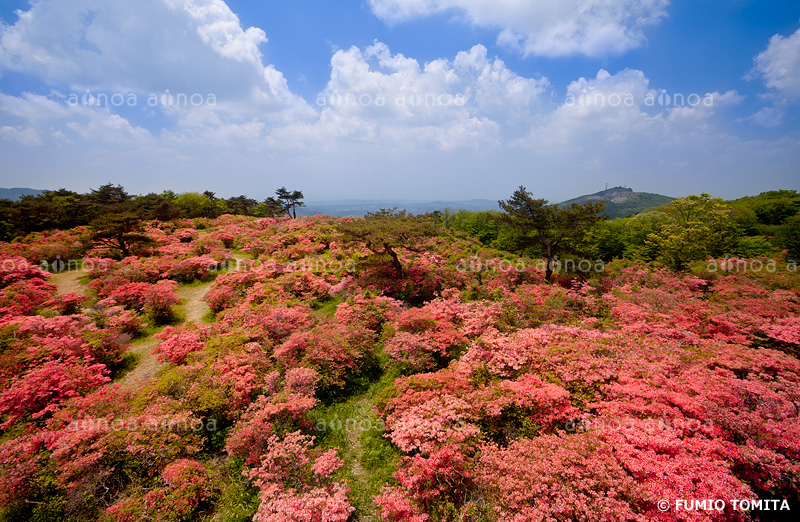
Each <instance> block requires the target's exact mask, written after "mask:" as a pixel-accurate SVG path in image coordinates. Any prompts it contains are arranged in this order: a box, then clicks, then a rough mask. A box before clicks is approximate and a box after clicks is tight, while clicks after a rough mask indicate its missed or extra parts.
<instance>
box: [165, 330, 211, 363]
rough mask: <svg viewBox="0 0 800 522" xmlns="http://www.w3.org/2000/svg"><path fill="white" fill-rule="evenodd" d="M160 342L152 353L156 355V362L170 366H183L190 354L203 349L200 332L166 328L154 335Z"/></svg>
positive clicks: (203, 344)
mask: <svg viewBox="0 0 800 522" xmlns="http://www.w3.org/2000/svg"><path fill="white" fill-rule="evenodd" d="M155 337H156V338H157V339H161V342H160V343H159V344H158V345H156V346H155V347H154V348H153V353H155V354H158V356H157V359H158V362H168V363H170V364H183V363H184V362H186V358H187V357H188V356H189V354H190V353H192V352H199V351H201V350H203V349H205V343H203V339H202V335H201V334H200V332H197V331H191V330H185V329H179V328H174V327H172V326H167V327H166V328H164V330H162V331H161V332H160V333H158V334H156V335H155Z"/></svg>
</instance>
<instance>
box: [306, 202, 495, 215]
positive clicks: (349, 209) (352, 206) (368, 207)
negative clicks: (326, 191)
mask: <svg viewBox="0 0 800 522" xmlns="http://www.w3.org/2000/svg"><path fill="white" fill-rule="evenodd" d="M395 207H396V208H397V210H405V211H407V212H408V213H410V214H427V213H428V212H435V211H437V210H438V211H443V210H445V209H450V210H452V211H453V212H457V211H459V210H469V211H472V212H479V211H482V210H497V209H498V208H497V200H493V199H469V200H463V201H418V200H407V199H406V200H403V199H397V200H392V199H387V200H383V199H368V200H363V199H345V200H339V201H309V202H307V203H306V206H305V207H303V208H299V209H297V215H298V216H300V215H302V216H314V215H317V214H326V215H328V216H334V217H350V216H363V215H364V214H367V213H369V212H377V211H379V210H380V209H382V208H386V209H390V208H395Z"/></svg>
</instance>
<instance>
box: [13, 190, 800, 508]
mask: <svg viewBox="0 0 800 522" xmlns="http://www.w3.org/2000/svg"><path fill="white" fill-rule="evenodd" d="M302 199H303V196H302V192H299V191H290V190H287V189H285V188H283V187H282V188H281V189H278V191H276V196H275V197H273V198H268V199H267V200H266V201H262V202H257V201H255V200H251V199H249V198H246V197H244V196H242V197H240V198H231V199H229V200H225V199H219V198H216V197H215V195H214V194H213V193H210V192H207V193H205V194H195V193H186V194H174V193H171V192H168V193H164V194H161V195H155V194H150V195H147V196H131V195H129V194H127V192H126V191H125V190H124V188H123V187H120V186H113V185H105V186H103V187H100V188H99V189H96V190H93V191H91V192H90V193H88V194H77V193H73V192H69V191H65V190H59V191H52V192H46V193H44V194H42V195H39V196H29V197H23V198H22V199H21V200H20V201H18V202H10V201H4V202H2V205H0V222H2V234H3V239H4V241H3V242H0V375H1V376H2V378H0V520H9V521H12V520H14V521H16V520H26V521H27V520H34V521H51V520H69V521H83V520H102V521H118V522H123V521H124V522H128V521H130V522H133V521H139V520H154V521H179V520H186V521H188V520H206V521H245V520H256V521H264V522H266V521H269V522H295V521H304V522H345V521H351V522H356V521H371V520H386V521H393V522H401V521H402V522H406V521H407V522H424V521H431V522H433V521H453V522H455V521H472V522H500V521H515V522H523V521H525V522H528V521H558V522H567V521H578V520H580V521H601V520H602V521H620V522H622V521H631V520H636V521H642V522H645V521H652V520H659V521H684V520H686V521H689V520H691V521H706V520H707V521H723V520H724V521H728V520H737V521H738V520H741V521H749V520H762V521H765V520H790V519H792V518H791V516H790V515H791V512H792V511H794V512H796V511H797V510H798V509H800V503H799V502H798V501H800V480H798V479H800V477H798V473H800V361H799V360H798V356H800V315H799V314H798V312H799V311H800V274H798V269H797V264H796V262H795V259H797V257H798V255H800V238H799V237H798V232H799V231H800V213H798V212H800V195H798V194H797V192H796V191H773V192H767V193H763V194H761V195H759V196H755V197H751V198H743V199H741V200H736V201H731V202H726V201H723V200H721V199H719V198H714V197H712V196H711V195H708V194H701V195H696V196H688V197H685V198H678V199H676V200H674V201H672V202H670V203H669V204H667V205H665V206H663V207H658V208H655V209H652V210H649V211H646V212H643V213H640V214H637V215H635V216H631V217H627V218H622V219H615V220H605V219H602V210H603V207H602V204H585V205H574V206H570V207H566V208H564V207H559V206H557V205H551V204H549V203H548V202H547V201H545V200H542V199H537V198H536V197H535V195H534V194H533V193H531V192H529V191H527V190H526V189H525V188H524V187H520V188H519V189H518V190H517V191H515V192H514V193H513V194H511V195H510V196H509V198H508V199H506V200H503V201H500V202H499V205H498V211H496V212H466V211H461V212H450V211H446V212H437V213H431V214H426V215H419V216H415V215H410V214H408V213H406V212H403V211H397V210H392V209H387V210H384V211H380V212H376V213H372V214H368V215H367V216H365V217H364V218H332V217H328V216H315V217H294V216H296V208H297V207H298V206H300V205H302ZM707 499H725V500H724V501H723V505H722V506H719V505H717V504H715V505H714V506H713V507H712V508H711V509H705V508H703V509H697V508H687V505H689V506H692V505H693V504H691V503H692V502H694V501H698V502H699V501H704V500H707ZM734 500H735V501H736V502H734ZM717 508H719V509H717Z"/></svg>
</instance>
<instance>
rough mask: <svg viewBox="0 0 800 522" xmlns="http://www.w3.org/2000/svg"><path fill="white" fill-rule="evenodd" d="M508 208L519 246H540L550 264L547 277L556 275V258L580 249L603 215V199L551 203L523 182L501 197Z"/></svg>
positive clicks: (505, 218) (507, 219)
mask: <svg viewBox="0 0 800 522" xmlns="http://www.w3.org/2000/svg"><path fill="white" fill-rule="evenodd" d="M498 203H499V205H500V208H502V209H503V210H504V211H505V213H506V214H505V215H504V216H503V218H502V219H503V221H504V222H505V223H506V225H507V226H509V227H510V228H511V229H512V230H513V231H514V232H515V240H516V243H517V248H518V250H521V251H525V250H528V249H531V248H539V249H541V251H542V253H543V255H544V257H545V261H546V262H547V267H546V270H545V280H547V281H550V278H551V277H552V275H553V260H554V259H555V257H556V255H558V254H559V253H561V252H566V251H576V250H578V248H577V245H578V242H580V241H581V240H582V239H583V237H584V235H585V234H586V232H587V231H588V230H589V229H590V228H591V227H592V226H593V225H595V224H596V223H597V222H598V221H600V220H602V219H604V218H603V217H602V216H601V215H600V213H601V212H602V211H603V209H604V208H605V204H604V203H602V202H599V203H595V202H588V203H585V204H582V205H579V204H577V203H573V204H572V205H570V206H568V207H559V206H558V205H550V204H548V202H547V200H545V199H534V198H533V195H532V194H531V193H530V192H528V191H527V190H526V189H525V187H523V186H520V187H519V189H517V190H516V191H515V192H514V193H513V194H512V195H511V197H510V198H509V199H508V200H500V201H499V202H498Z"/></svg>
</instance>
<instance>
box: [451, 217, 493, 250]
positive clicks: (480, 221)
mask: <svg viewBox="0 0 800 522" xmlns="http://www.w3.org/2000/svg"><path fill="white" fill-rule="evenodd" d="M498 215H499V213H498V212H496V211H491V212H487V211H482V212H471V211H469V210H459V211H458V212H456V213H454V214H452V215H450V216H449V219H448V226H447V227H446V228H448V229H449V230H456V231H461V232H465V233H467V234H468V235H470V236H472V237H474V238H476V239H478V240H479V241H480V242H481V243H483V244H484V245H487V246H490V245H491V246H495V245H494V244H493V243H494V242H495V241H497V238H498V236H499V231H500V226H499V224H498Z"/></svg>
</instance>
